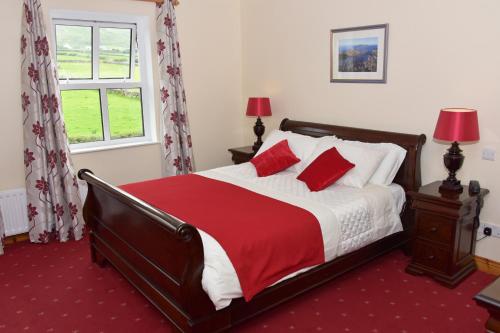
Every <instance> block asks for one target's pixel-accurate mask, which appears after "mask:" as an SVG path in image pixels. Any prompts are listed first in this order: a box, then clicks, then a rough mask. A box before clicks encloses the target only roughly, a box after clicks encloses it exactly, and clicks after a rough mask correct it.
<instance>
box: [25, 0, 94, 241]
mask: <svg viewBox="0 0 500 333" xmlns="http://www.w3.org/2000/svg"><path fill="white" fill-rule="evenodd" d="M21 33H22V36H21V57H22V59H21V88H22V90H21V91H22V94H21V101H22V109H23V127H24V165H25V175H26V192H27V199H28V207H27V208H28V211H27V213H28V219H29V227H30V228H29V234H30V239H31V241H32V242H36V243H47V242H48V241H49V240H51V239H52V238H55V239H58V240H60V241H63V242H64V241H67V240H68V239H73V238H74V239H80V238H82V234H83V227H84V222H83V219H82V216H81V207H82V203H81V199H80V194H79V192H78V182H77V178H76V174H75V172H74V169H73V165H72V163H71V155H70V151H69V147H68V139H67V136H66V130H65V127H64V121H63V118H62V113H61V103H60V91H59V81H58V79H57V73H56V68H55V63H54V61H53V60H52V58H51V54H50V51H49V43H48V38H47V33H46V30H45V26H44V18H43V14H42V10H41V4H40V1H39V0H24V5H23V18H22V32H21Z"/></svg>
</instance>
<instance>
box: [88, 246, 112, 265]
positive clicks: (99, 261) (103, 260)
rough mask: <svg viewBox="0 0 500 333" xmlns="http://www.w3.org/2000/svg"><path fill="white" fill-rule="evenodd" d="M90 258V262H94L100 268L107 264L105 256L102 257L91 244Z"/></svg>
mask: <svg viewBox="0 0 500 333" xmlns="http://www.w3.org/2000/svg"><path fill="white" fill-rule="evenodd" d="M90 258H91V259H92V262H94V263H96V264H97V265H98V266H99V267H101V268H103V267H106V266H107V264H108V261H107V260H106V258H104V256H103V255H102V254H101V253H99V251H97V250H96V249H95V247H94V246H93V245H90Z"/></svg>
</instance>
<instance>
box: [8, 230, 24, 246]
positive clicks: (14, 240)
mask: <svg viewBox="0 0 500 333" xmlns="http://www.w3.org/2000/svg"><path fill="white" fill-rule="evenodd" d="M29 239H30V235H29V234H28V233H27V232H25V233H24V234H19V235H12V236H8V237H5V239H4V240H3V243H4V245H11V244H14V243H21V242H27V241H29Z"/></svg>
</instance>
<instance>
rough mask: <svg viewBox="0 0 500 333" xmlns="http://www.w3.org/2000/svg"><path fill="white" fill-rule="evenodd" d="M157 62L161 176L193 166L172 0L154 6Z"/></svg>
mask: <svg viewBox="0 0 500 333" xmlns="http://www.w3.org/2000/svg"><path fill="white" fill-rule="evenodd" d="M156 14H157V15H156V17H157V22H156V30H157V33H158V38H159V40H158V42H157V49H158V64H159V67H160V96H161V105H160V107H161V132H162V137H163V145H162V154H163V159H162V161H163V166H162V172H163V175H164V176H174V175H180V174H187V173H189V172H191V171H193V169H194V160H193V149H192V144H191V133H190V129H189V123H188V117H187V107H186V93H185V91H184V82H183V79H182V64H181V54H180V49H179V41H178V38H177V25H176V18H175V10H174V5H173V3H172V0H167V1H165V2H164V3H163V5H158V6H157V13H156Z"/></svg>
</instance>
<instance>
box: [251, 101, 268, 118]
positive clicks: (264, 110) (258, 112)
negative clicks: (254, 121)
mask: <svg viewBox="0 0 500 333" xmlns="http://www.w3.org/2000/svg"><path fill="white" fill-rule="evenodd" d="M271 115H272V113H271V102H270V100H269V97H250V98H249V99H248V106H247V116H251V117H267V116H271Z"/></svg>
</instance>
